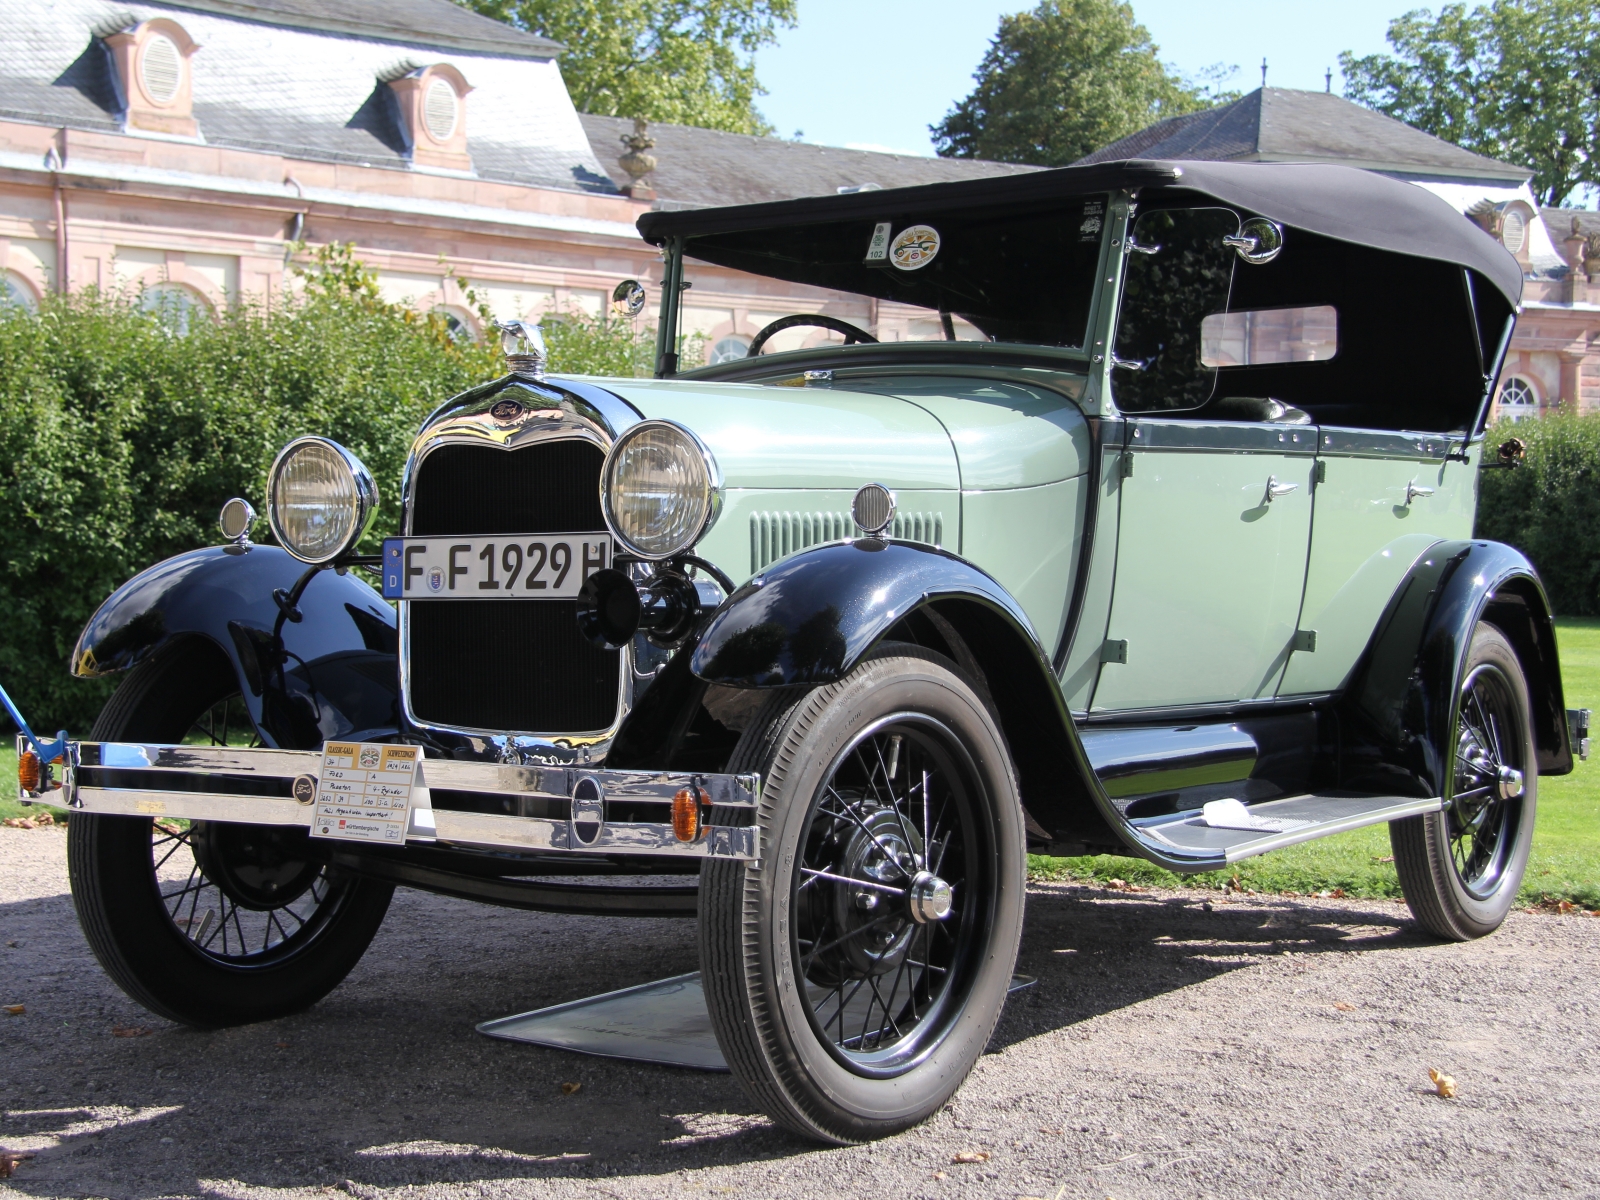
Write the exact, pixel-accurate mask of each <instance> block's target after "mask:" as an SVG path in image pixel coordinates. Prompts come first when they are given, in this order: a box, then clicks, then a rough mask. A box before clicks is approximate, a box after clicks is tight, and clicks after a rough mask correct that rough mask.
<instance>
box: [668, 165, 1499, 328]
mask: <svg viewBox="0 0 1600 1200" xmlns="http://www.w3.org/2000/svg"><path fill="white" fill-rule="evenodd" d="M1134 188H1144V189H1150V188H1162V189H1176V188H1182V189H1185V190H1192V191H1195V192H1198V193H1200V194H1202V195H1205V196H1209V197H1213V198H1215V199H1217V200H1221V201H1224V202H1225V203H1228V204H1233V205H1237V206H1239V207H1241V208H1244V209H1248V210H1249V211H1250V212H1252V213H1255V214H1258V215H1260V216H1265V217H1271V218H1272V219H1273V220H1276V221H1280V222H1282V223H1283V224H1285V225H1288V226H1292V227H1294V228H1298V229H1304V230H1308V231H1310V232H1312V233H1318V234H1322V235H1323V236H1325V237H1329V238H1333V239H1335V240H1337V241H1343V242H1351V243H1354V244H1356V245H1360V246H1371V247H1373V248H1375V249H1378V250H1388V251H1393V252H1395V253H1398V254H1408V255H1414V256H1416V257H1418V258H1427V259H1434V260H1437V261H1440V262H1448V263H1454V264H1456V265H1458V266H1462V267H1469V268H1471V269H1472V270H1474V271H1476V272H1478V273H1479V274H1480V275H1482V276H1483V277H1484V278H1485V279H1487V280H1488V281H1489V282H1491V283H1492V284H1494V286H1495V287H1496V288H1497V289H1498V290H1499V291H1500V292H1501V293H1502V294H1503V295H1504V296H1505V298H1506V299H1507V300H1508V301H1509V302H1510V303H1511V304H1512V305H1513V306H1515V305H1517V304H1518V303H1520V301H1521V298H1522V268H1521V266H1520V265H1519V264H1518V263H1517V261H1516V259H1514V258H1513V257H1512V256H1511V255H1510V254H1509V253H1508V252H1507V251H1506V249H1505V248H1504V247H1503V246H1501V245H1500V244H1499V243H1498V242H1497V241H1495V240H1494V239H1493V238H1491V237H1490V236H1488V235H1487V234H1486V233H1485V232H1484V231H1483V230H1481V229H1480V228H1478V227H1477V226H1476V225H1474V224H1473V223H1472V222H1471V221H1469V220H1467V218H1466V217H1464V216H1462V215H1461V214H1460V213H1459V212H1457V211H1456V210H1455V209H1453V208H1452V207H1450V205H1449V204H1447V203H1446V202H1445V201H1443V200H1441V199H1440V198H1439V197H1437V196H1435V195H1434V194H1433V193H1431V192H1428V191H1426V190H1424V189H1423V188H1420V187H1418V186H1416V185H1415V184H1411V183H1406V182H1403V181H1401V180H1398V179H1391V178H1389V177H1388V176H1385V175H1377V174H1374V173H1373V172H1371V171H1363V170H1360V169H1358V168H1355V167H1340V166H1331V165H1325V164H1321V163H1231V162H1188V161H1182V162H1157V161H1149V160H1140V159H1130V160H1128V161H1124V162H1109V163H1096V164H1095V165H1093V166H1087V167H1060V168H1057V169H1055V170H1049V171H1033V172H1029V173H1027V174H1021V175H1006V176H1000V177H998V178H993V179H973V180H963V181H961V182H959V183H934V184H928V185H926V186H923V187H914V188H893V189H886V190H882V191H875V192H856V193H852V194H849V195H844V196H814V197H808V198H806V199H801V200H783V201H779V202H776V203H770V204H743V205H736V206H733V207H728V208H702V209H692V210H689V211H686V212H650V213H645V214H644V215H643V216H642V217H640V218H639V233H640V234H641V235H642V236H643V237H644V239H645V241H647V242H651V243H653V244H654V245H661V244H663V243H664V242H665V241H666V240H667V239H668V238H671V237H681V238H687V239H692V243H691V245H689V246H687V247H685V251H686V253H688V254H689V255H690V256H692V257H694V258H698V259H700V260H702V261H704V262H712V263H716V264H718V265H720V266H726V267H733V268H736V269H738V270H744V271H749V272H751V273H753V274H757V275H770V274H773V273H774V272H773V269H772V264H771V263H770V262H769V261H768V260H766V259H764V258H762V257H760V256H755V255H751V254H748V253H746V252H745V251H744V249H743V244H742V243H741V241H740V240H739V239H731V240H730V242H729V244H728V245H726V246H719V245H718V239H717V235H719V234H739V233H749V232H752V231H755V230H763V229H783V228H792V227H798V226H804V225H818V224H827V223H833V222H838V221H850V220H870V219H874V218H878V217H887V216H891V215H896V214H903V213H907V212H914V213H916V214H917V215H918V216H924V215H926V216H931V215H933V214H935V213H948V212H955V211H967V212H973V211H981V210H985V209H987V210H1003V209H1006V208H1010V207H1012V206H1018V207H1028V206H1037V205H1039V204H1040V203H1041V202H1048V201H1050V200H1053V199H1063V200H1065V199H1069V198H1081V197H1084V196H1088V195H1093V194H1095V193H1105V192H1111V191H1120V190H1122V189H1130V190H1131V189H1134ZM803 274H804V272H803V271H802V272H800V273H799V274H797V273H796V272H795V271H794V269H793V267H792V265H791V267H790V269H788V270H786V271H785V272H784V276H783V277H785V278H789V279H794V280H795V281H796V282H814V283H816V284H818V285H819V286H823V287H829V286H835V284H833V283H831V282H830V281H829V280H828V279H827V278H826V277H825V276H820V277H819V278H817V279H815V280H808V279H805V278H803Z"/></svg>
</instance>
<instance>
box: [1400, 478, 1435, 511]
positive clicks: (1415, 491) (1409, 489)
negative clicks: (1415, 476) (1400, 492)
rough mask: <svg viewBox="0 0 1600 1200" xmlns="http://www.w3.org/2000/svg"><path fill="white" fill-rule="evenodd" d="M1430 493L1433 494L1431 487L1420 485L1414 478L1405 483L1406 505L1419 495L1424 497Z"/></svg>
mask: <svg viewBox="0 0 1600 1200" xmlns="http://www.w3.org/2000/svg"><path fill="white" fill-rule="evenodd" d="M1431 495H1433V489H1432V488H1431V487H1422V486H1420V485H1419V484H1418V483H1417V482H1416V481H1415V480H1412V481H1411V482H1410V483H1408V484H1406V504H1407V505H1408V506H1409V505H1410V503H1411V502H1412V501H1413V500H1415V499H1417V498H1418V497H1419V496H1420V497H1423V498H1426V497H1428V496H1431Z"/></svg>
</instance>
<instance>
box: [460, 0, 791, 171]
mask: <svg viewBox="0 0 1600 1200" xmlns="http://www.w3.org/2000/svg"><path fill="white" fill-rule="evenodd" d="M456 2H457V3H458V4H461V5H464V6H465V7H467V8H470V9H472V10H473V11H475V12H478V13H481V14H483V15H484V16H486V17H492V18H493V19H494V20H496V21H504V22H505V23H506V24H508V25H514V26H516V27H517V28H518V29H525V30H527V31H528V32H530V33H537V34H540V35H541V36H543V37H548V38H554V39H555V40H556V41H558V42H561V43H563V44H564V45H565V46H566V50H565V51H564V52H563V53H562V55H561V78H562V80H563V81H564V82H565V83H566V85H567V91H568V93H569V94H570V95H571V96H572V102H573V104H575V105H576V106H577V108H578V111H579V112H585V113H599V114H601V115H603V116H610V117H644V118H645V119H646V120H650V121H670V122H672V123H674V124H678V125H700V126H703V127H705V128H706V129H721V130H724V131H726V132H728V133H753V134H768V133H771V132H772V127H771V126H770V125H768V124H767V123H766V121H764V120H763V119H762V117H761V114H760V113H759V112H758V111H757V110H756V106H755V100H756V97H757V96H760V95H763V94H764V93H765V91H766V89H765V88H763V87H762V86H761V84H760V83H759V82H758V81H757V79H756V68H755V62H754V61H753V56H754V55H755V52H756V51H757V50H759V49H760V48H761V47H762V46H768V45H771V44H773V43H774V42H776V41H777V40H778V29H779V27H780V26H789V25H793V24H794V23H795V0H456ZM615 154H616V148H615V147H612V148H611V150H610V153H609V154H607V153H606V152H604V151H602V153H601V158H609V157H611V156H613V155H615Z"/></svg>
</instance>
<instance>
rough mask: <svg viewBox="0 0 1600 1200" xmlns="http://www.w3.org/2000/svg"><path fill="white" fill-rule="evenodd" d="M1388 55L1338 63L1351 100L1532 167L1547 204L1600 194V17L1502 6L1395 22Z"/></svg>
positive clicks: (1552, 3) (1423, 12)
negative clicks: (1586, 188) (1576, 194)
mask: <svg viewBox="0 0 1600 1200" xmlns="http://www.w3.org/2000/svg"><path fill="white" fill-rule="evenodd" d="M1388 37H1389V44H1390V46H1392V47H1393V48H1394V49H1393V52H1392V53H1389V54H1369V55H1365V56H1362V57H1359V58H1358V57H1356V56H1355V55H1353V54H1351V53H1350V52H1349V51H1346V52H1345V53H1343V54H1341V55H1339V66H1340V69H1341V70H1343V71H1344V78H1345V89H1344V94H1345V96H1346V97H1347V98H1349V99H1351V100H1354V101H1356V102H1357V103H1359V104H1365V105H1367V106H1369V107H1371V108H1375V109H1377V110H1378V111H1379V112H1381V113H1386V114H1387V115H1389V116H1391V117H1394V118H1395V119H1396V120H1400V121H1404V122H1405V123H1406V124H1408V125H1413V126H1415V127H1416V128H1418V129H1421V130H1423V131H1424V132H1427V133H1431V134H1433V135H1434V136H1435V137H1441V138H1444V139H1445V141H1447V142H1454V143H1456V145H1458V146H1464V147H1465V148H1466V149H1468V150H1471V151H1474V152H1475V153H1478V154H1485V155H1488V156H1489V157H1490V158H1498V159H1502V160H1504V161H1506V162H1512V163H1517V164H1519V165H1521V166H1525V167H1530V168H1532V170H1533V172H1534V177H1533V190H1534V192H1535V193H1536V194H1537V195H1538V197H1539V202H1540V203H1541V204H1563V203H1565V202H1566V199H1567V197H1568V196H1569V195H1571V194H1572V192H1573V191H1574V190H1575V189H1577V188H1579V187H1582V186H1583V185H1585V184H1587V185H1590V186H1593V185H1594V184H1596V183H1600V87H1597V86H1596V83H1595V80H1596V74H1597V72H1600V6H1597V5H1596V4H1595V3H1594V0H1492V2H1491V3H1487V4H1472V5H1470V6H1469V5H1467V4H1461V3H1456V4H1446V5H1444V6H1443V7H1441V8H1440V9H1439V14H1438V16H1435V15H1434V14H1433V13H1432V12H1431V11H1429V10H1428V9H1425V8H1423V9H1416V10H1414V11H1411V12H1407V13H1405V14H1404V15H1403V16H1399V17H1396V18H1395V19H1394V20H1392V21H1390V22H1389V34H1388Z"/></svg>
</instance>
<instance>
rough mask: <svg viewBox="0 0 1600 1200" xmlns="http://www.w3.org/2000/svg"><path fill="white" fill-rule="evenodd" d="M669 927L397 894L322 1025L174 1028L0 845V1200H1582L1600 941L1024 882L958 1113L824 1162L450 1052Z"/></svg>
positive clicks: (748, 1133)
mask: <svg viewBox="0 0 1600 1200" xmlns="http://www.w3.org/2000/svg"><path fill="white" fill-rule="evenodd" d="M693 935H694V930H693V927H692V925H691V924H690V923H689V922H686V921H654V922H651V921H603V920H600V919H594V918H576V917H555V916H546V915H542V914H537V913H520V912H511V911H507V910H503V909H493V908H487V907H483V906H479V905H470V904H467V903H464V902H461V901H455V900H446V899H440V898H435V897H431V896H425V895H421V894H419V893H416V892H408V891H402V892H399V893H397V895H396V898H395V903H394V907H393V908H392V909H391V910H390V915H389V919H388V922H387V924H386V925H385V926H384V928H383V930H382V932H381V933H380V934H379V935H378V938H377V940H376V941H375V942H374V943H373V946H372V949H371V950H370V951H369V952H368V954H367V956H366V958H365V960H364V961H363V962H362V963H361V965H360V966H358V967H357V968H356V970H355V972H354V973H353V974H352V975H351V976H350V978H349V979H348V980H347V981H346V983H345V984H344V985H343V986H342V987H340V988H339V989H338V990H337V991H335V992H334V993H333V995H331V996H330V997H328V999H326V1000H324V1001H323V1002H322V1003H321V1004H319V1005H318V1006H317V1007H316V1008H315V1009H313V1010H312V1011H310V1012H308V1013H304V1014H302V1015H300V1016H297V1017H292V1018H289V1019H287V1020H283V1021H276V1022H273V1023H270V1024H265V1025H258V1026H252V1027H249V1028H244V1029H234V1030H228V1031H225V1032H221V1033H196V1032H192V1031H189V1030H186V1029H182V1028H179V1027H176V1026H172V1025H169V1024H167V1023H165V1022H163V1021H160V1020H157V1019H155V1018H153V1017H151V1016H150V1015H149V1014H147V1013H145V1012H144V1011H143V1010H141V1009H139V1008H137V1007H136V1006H135V1005H134V1004H133V1003H132V1002H131V1001H129V1000H127V999H126V998H125V997H123V996H122V994H121V993H120V992H118V991H117V990H116V989H115V988H114V987H113V986H112V985H111V983H110V982H109V981H108V980H107V979H106V978H105V977H104V976H103V975H102V974H101V972H100V970H99V968H98V967H97V966H96V964H95V963H94V961H93V958H92V957H91V956H90V954H89V951H88V948H87V947H86V946H85V944H84V941H83V938H82V936H81V935H80V934H79V932H78V928H77V923H76V921H75V919H74V917H73V913H72V905H71V900H70V898H69V897H68V895H67V894H66V866H65V836H64V834H63V833H62V832H61V831H59V830H35V831H20V830H11V829H0V1003H3V1004H19V1003H20V1004H25V1005H26V1006H27V1012H26V1014H25V1015H22V1016H16V1017H5V1016H0V1103H3V1105H4V1109H5V1113H4V1119H3V1121H0V1148H3V1149H7V1150H11V1151H19V1150H20V1151H33V1152H34V1153H35V1154H36V1157H35V1158H33V1159H32V1160H30V1161H24V1162H23V1163H21V1165H20V1166H18V1168H17V1171H16V1174H15V1175H14V1176H13V1177H12V1178H11V1179H9V1180H7V1181H6V1182H5V1183H0V1197H5V1198H6V1200H20V1198H21V1197H55V1196H74V1197H76V1196H97V1197H98V1196H105V1197H141V1198H142V1197H179V1196H185V1197H187V1196H206V1197H226V1198H234V1197H237V1198H239V1200H246V1198H248V1200H258V1198H259V1200H266V1198H268V1197H272V1198H277V1197H284V1198H285V1200H287V1198H288V1197H291V1196H292V1197H310V1196H332V1197H338V1196H340V1195H341V1194H348V1195H352V1196H355V1197H358V1198H360V1200H377V1198H378V1197H380V1196H382V1197H384V1198H385V1200H389V1197H391V1196H393V1198H394V1200H402V1197H403V1200H434V1198H438V1200H478V1198H479V1197H490V1198H494V1200H499V1198H502V1197H505V1198H511V1197H517V1198H521V1197H529V1198H532V1197H540V1198H542V1197H569V1196H571V1197H580V1196H582V1197H588V1196H594V1197H603V1196H605V1197H651V1198H653V1197H661V1196H703V1197H715V1196H718V1195H737V1196H739V1197H741V1198H751V1200H753V1198H758V1197H769V1196H771V1197H827V1198H828V1200H836V1198H838V1197H847V1196H849V1197H853V1196H863V1197H866V1196H870V1197H874V1198H875V1200H881V1198H886V1197H896V1198H898V1197H938V1198H944V1197H969V1196H970V1197H980V1196H981V1197H1028V1196H1037V1197H1047V1198H1049V1200H1066V1198H1067V1197H1089V1198H1092V1200H1104V1198H1106V1197H1114V1198H1116V1200H1135V1198H1139V1197H1166V1196H1173V1197H1203V1196H1215V1197H1235V1196H1237V1197H1251V1198H1258V1197H1262V1198H1264V1197H1280V1196H1282V1197H1295V1198H1296V1200H1303V1198H1309V1197H1342V1196H1360V1197H1363V1198H1365V1197H1376V1196H1426V1197H1429V1198H1430V1200H1432V1198H1437V1197H1440V1196H1447V1195H1459V1194H1463V1193H1466V1192H1470V1193H1471V1194H1474V1195H1478V1196H1483V1197H1499V1196H1508V1197H1509V1196H1515V1197H1519V1198H1520V1197H1534V1196H1596V1195H1600V1157H1597V1155H1596V1153H1595V1126H1596V1122H1597V1120H1600V1032H1597V1029H1596V1017H1597V1016H1600V991H1597V988H1596V978H1597V968H1600V920H1596V919H1592V918H1582V917H1576V916H1568V917H1553V916H1544V915H1528V914H1521V913H1519V914H1516V915H1514V916H1513V917H1512V918H1511V919H1510V921H1509V922H1508V923H1507V924H1506V926H1505V928H1504V929H1502V930H1501V931H1500V932H1499V933H1498V934H1496V935H1495V936H1494V937H1492V938H1488V939H1485V940H1484V941H1481V942H1478V943H1475V944H1472V945H1466V946H1455V945H1441V944H1438V943H1436V942H1433V941H1431V940H1429V939H1427V938H1425V937H1423V936H1421V935H1419V934H1417V933H1416V932H1415V931H1414V930H1413V928H1412V926H1411V925H1410V923H1409V921H1408V919H1407V913H1406V910H1405V909H1404V907H1403V906H1401V905H1398V904H1394V903H1390V902H1386V901H1338V900H1321V901H1305V900H1287V899H1276V898H1271V899H1269V898H1261V899H1250V900H1234V901H1232V902H1223V901H1220V900H1219V899H1218V898H1217V897H1216V896H1215V895H1214V894H1212V895H1203V894H1200V893H1193V894H1188V893H1180V892H1146V893H1138V894H1130V893H1124V892H1107V891H1103V890H1100V889H1089V888H1076V887H1057V886H1048V887H1040V888H1037V889H1035V890H1034V891H1033V893H1032V894H1031V895H1030V898H1029V918H1028V927H1027V933H1026V935H1025V937H1024V940H1023V950H1022V960H1021V963H1020V965H1019V969H1020V970H1022V971H1024V972H1027V973H1028V974H1031V975H1035V976H1037V977H1038V979H1039V983H1038V985H1037V986H1036V987H1034V988H1032V989H1030V990H1028V991H1026V992H1022V993H1019V994H1017V995H1016V996H1014V997H1013V998H1012V1000H1011V1002H1010V1004H1009V1006H1008V1008H1007V1011H1006V1014H1005V1017H1004V1019H1003V1021H1002V1023H1001V1026H1000V1029H999V1031H998V1033H997V1035H996V1037H995V1040H994V1044H993V1046H992V1047H991V1052H990V1053H989V1054H987V1055H986V1056H985V1057H984V1058H983V1060H982V1061H981V1062H980V1063H979V1065H978V1068H977V1070H976V1071H975V1072H974V1073H973V1075H972V1077H971V1078H970V1079H969V1080H968V1082H967V1084H966V1086H965V1087H964V1088H963V1089H962V1090H961V1091H960V1092H959V1093H958V1095H957V1097H956V1099H955V1101H954V1103H953V1104H952V1105H950V1106H949V1107H948V1108H947V1109H946V1110H945V1111H944V1112H942V1113H940V1114H939V1115H938V1116H937V1117H936V1118H935V1119H934V1120H932V1121H930V1122H928V1123H927V1124H926V1125H924V1126H923V1127H921V1128H919V1129H916V1130H913V1131H912V1132H910V1133H907V1134H905V1135H902V1136H900V1137H897V1138H893V1139H890V1140H888V1141H884V1142H880V1143H877V1144H875V1145H872V1146H864V1147H856V1148H851V1149H845V1150H821V1149H817V1148H815V1147H812V1146H808V1145H805V1144H803V1143H800V1142H798V1141H796V1140H795V1139H793V1138H791V1137H789V1136H787V1135H786V1134H783V1133H781V1132H779V1131H777V1130H775V1129H774V1128H773V1127H772V1126H771V1125H770V1124H769V1123H768V1122H767V1120H766V1119H765V1118H764V1117H763V1116H761V1115H760V1113H759V1112H757V1111H756V1110H755V1109H754V1108H753V1107H752V1106H751V1105H750V1104H749V1103H748V1102H747V1101H746V1100H745V1098H744V1096H743V1095H742V1094H741V1093H740V1091H739V1089H738V1087H737V1085H736V1084H734V1082H733V1081H732V1079H731V1078H730V1077H729V1076H726V1075H706V1074H699V1073H695V1072H691V1071H684V1070H675V1069H671V1068H651V1067H643V1066H636V1065H632V1064H629V1063H624V1062H617V1061H611V1060H605V1059H595V1058H585V1057H581V1056H577V1055H571V1054H565V1053H562V1052H559V1051H554V1050H544V1049H540V1048H537V1047H532V1046H523V1045H517V1044H514V1043H508V1042H502V1041H492V1040H490V1039H488V1038H484V1037H482V1036H480V1035H478V1034H476V1033H474V1032H473V1025H474V1024H475V1023H476V1022H478V1021H481V1020H484V1019H486V1018H489V1017H494V1016H501V1015H504V1014H507V1013H512V1012H519V1011H523V1010H526V1009H529V1008H533V1007H537V1006H540V1005H545V1004H551V1003H556V1002H558V1001H562V1000H570V999H575V998H578V997H581V996H585V995H589V994H593V993H595V992H600V991H604V990H607V989H611V988H616V987H623V986H627V985H629V984H634V983H641V982H645V981H647V980H651V979H656V978H660V977H662V976H664V975H670V974H676V973H679V972H683V971H690V970H693V969H694V968H695V965H696V964H695V955H694V949H693ZM130 1027H132V1028H133V1029H143V1030H148V1031H149V1032H148V1033H144V1034H140V1035H137V1036H131V1037H130V1036H116V1034H115V1033H114V1031H115V1030H116V1029H118V1028H121V1029H122V1031H123V1033H124V1035H126V1034H127V1033H128V1032H130ZM1430 1067H1436V1068H1438V1069H1440V1070H1442V1071H1445V1072H1447V1073H1448V1074H1450V1075H1452V1076H1454V1077H1455V1079H1456V1082H1457V1086H1458V1088H1459V1094H1458V1096H1457V1097H1456V1098H1455V1099H1454V1100H1446V1099H1441V1098H1440V1097H1439V1096H1437V1095H1435V1094H1434V1093H1433V1092H1432V1091H1431V1089H1430V1085H1429V1082H1428V1070H1429V1068H1430ZM563 1083H578V1084H581V1085H582V1086H581V1088H580V1089H579V1090H578V1091H577V1092H575V1093H573V1094H572V1095H563V1092H562V1086H561V1085H562V1084H563ZM978 1151H982V1152H986V1153H987V1154H988V1155H989V1157H988V1159H987V1160H986V1161H980V1162H970V1163H957V1162H955V1161H953V1160H954V1159H955V1156H956V1155H958V1154H968V1155H970V1154H971V1153H972V1152H978Z"/></svg>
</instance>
